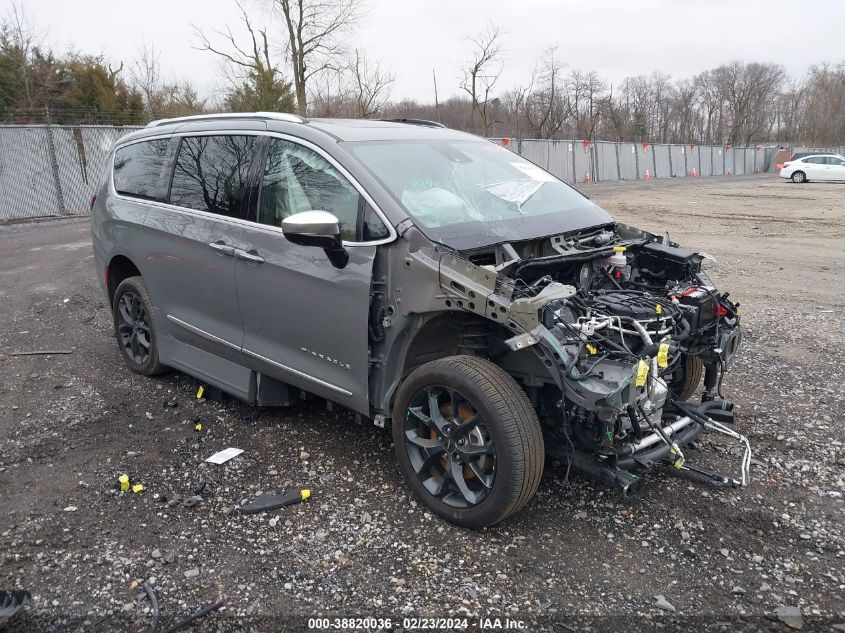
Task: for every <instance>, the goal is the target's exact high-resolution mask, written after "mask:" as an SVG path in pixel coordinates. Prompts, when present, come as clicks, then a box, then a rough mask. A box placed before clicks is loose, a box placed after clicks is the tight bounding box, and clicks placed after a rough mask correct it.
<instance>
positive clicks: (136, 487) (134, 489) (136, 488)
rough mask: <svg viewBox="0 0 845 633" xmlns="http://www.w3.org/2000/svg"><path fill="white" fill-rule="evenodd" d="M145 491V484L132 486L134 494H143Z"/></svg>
mask: <svg viewBox="0 0 845 633" xmlns="http://www.w3.org/2000/svg"><path fill="white" fill-rule="evenodd" d="M143 489H144V486H143V484H135V485H134V486H132V492H141V491H142V490H143Z"/></svg>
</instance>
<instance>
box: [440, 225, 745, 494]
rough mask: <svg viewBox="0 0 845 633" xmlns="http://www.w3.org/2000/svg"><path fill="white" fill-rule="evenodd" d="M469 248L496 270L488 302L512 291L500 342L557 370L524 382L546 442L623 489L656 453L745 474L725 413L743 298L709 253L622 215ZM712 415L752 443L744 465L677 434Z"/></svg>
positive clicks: (729, 414)
mask: <svg viewBox="0 0 845 633" xmlns="http://www.w3.org/2000/svg"><path fill="white" fill-rule="evenodd" d="M463 256H464V257H468V259H469V261H470V262H472V263H473V264H475V265H476V266H479V267H480V268H482V269H484V270H486V271H488V272H489V273H492V274H494V275H495V291H494V292H493V293H492V294H491V295H490V297H488V303H489V304H490V305H496V302H497V301H507V302H509V305H508V315H509V318H510V319H511V320H510V324H509V325H510V327H511V330H512V332H514V335H513V336H511V337H510V338H509V339H507V340H506V341H504V343H505V344H506V345H507V347H508V348H509V349H510V351H511V352H514V353H516V352H521V351H522V350H524V349H525V348H526V347H531V348H532V349H533V350H534V351H535V353H536V354H537V356H538V358H539V360H540V361H541V362H542V363H543V365H544V367H545V368H546V369H547V370H548V374H549V376H551V378H552V382H550V384H546V385H544V386H542V387H539V388H538V387H536V386H533V387H526V390H527V391H528V392H529V394H530V395H531V397H532V400H533V401H534V403H535V407H536V408H537V410H538V412H539V413H540V417H541V420H542V421H543V424H544V433H545V435H546V437H547V441H546V446H547V452H548V453H549V454H551V455H553V456H556V457H558V458H560V459H561V460H566V461H567V462H568V463H570V464H571V465H574V466H576V467H578V468H581V469H582V470H586V471H588V472H590V473H592V474H594V475H596V476H598V477H600V478H601V479H603V480H605V481H608V482H610V483H612V484H614V485H616V486H618V487H619V489H620V490H621V491H622V492H623V494H630V493H632V492H633V491H634V490H635V489H636V488H637V487H638V486H639V477H638V475H637V474H636V473H637V471H640V470H643V469H648V468H650V467H652V466H654V465H657V464H661V463H664V464H670V465H671V466H672V467H674V469H676V470H680V471H686V472H688V473H691V474H693V475H695V476H697V477H699V478H703V479H706V480H708V481H710V482H714V483H719V484H731V485H744V484H746V483H747V482H748V477H749V472H748V467H749V464H750V446H749V445H748V441H747V439H746V438H745V437H744V436H742V435H741V434H739V433H737V432H736V431H734V430H733V429H731V428H730V427H729V426H727V425H729V424H730V423H732V422H733V417H734V408H733V404H732V403H731V402H729V401H728V400H726V399H725V398H724V397H723V395H722V389H721V385H722V379H723V377H724V375H725V373H726V372H727V371H728V370H729V368H730V365H731V361H732V359H733V357H734V355H735V354H736V352H737V350H738V348H739V346H740V343H741V329H740V315H739V304H737V303H735V302H733V301H732V300H731V299H730V297H729V295H728V293H722V292H719V291H718V290H717V289H716V288H715V286H714V285H713V283H712V282H711V281H710V279H709V278H708V277H707V276H706V274H705V273H704V272H703V271H702V262H703V261H705V259H707V258H708V257H709V256H708V255H706V254H704V253H694V252H691V251H688V250H685V249H682V248H680V247H679V246H678V245H677V244H675V243H673V242H671V240H669V238H668V236H666V237H658V236H655V235H652V234H649V233H645V232H643V231H640V230H638V229H634V228H631V227H628V226H625V225H622V224H614V225H612V226H606V227H600V228H597V229H594V230H591V231H586V232H579V233H576V234H568V235H559V236H554V237H551V238H544V239H541V240H535V241H528V242H523V243H517V244H513V243H506V244H500V245H496V246H495V247H494V248H493V249H487V250H484V251H479V252H471V253H469V254H463ZM441 275H442V270H441ZM441 283H442V282H441ZM451 285H452V287H453V288H454V287H455V284H454V283H452V284H451ZM490 299H495V300H496V301H493V300H490ZM459 303H460V304H461V305H463V303H462V302H459ZM521 315H526V318H524V319H520V318H518V317H519V316H521ZM534 315H536V322H535V321H534V320H533V316H534ZM492 316H493V318H496V315H495V314H493V315H492ZM502 362H503V363H504V364H507V357H504V358H503V359H502ZM513 373H515V374H517V375H518V374H519V370H518V369H517V370H514V372H513ZM702 377H703V382H704V390H703V393H702V395H701V401H700V402H699V403H691V402H690V401H689V400H690V398H691V397H692V396H693V395H694V394H695V393H696V392H697V390H698V387H699V385H700V383H701V381H702ZM705 429H707V430H711V431H716V432H719V433H723V434H725V435H729V436H730V437H732V438H734V439H735V440H737V441H738V442H740V443H742V444H743V445H744V446H745V449H746V450H745V453H744V456H743V459H742V466H741V469H740V470H741V476H740V478H739V479H734V478H732V477H727V476H723V475H720V474H717V473H713V472H709V471H707V470H704V469H702V468H699V467H697V466H693V465H691V464H689V463H688V461H687V458H686V456H685V455H684V448H683V447H684V446H685V445H687V444H689V443H690V442H692V441H693V440H695V439H696V438H697V437H698V435H699V434H700V433H701V432H702V431H703V430H705Z"/></svg>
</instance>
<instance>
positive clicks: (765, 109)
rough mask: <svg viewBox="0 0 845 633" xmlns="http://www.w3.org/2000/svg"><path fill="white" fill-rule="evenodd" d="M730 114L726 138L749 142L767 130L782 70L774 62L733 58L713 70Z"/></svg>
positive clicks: (732, 140)
mask: <svg viewBox="0 0 845 633" xmlns="http://www.w3.org/2000/svg"><path fill="white" fill-rule="evenodd" d="M714 72H715V74H716V77H717V80H718V82H719V86H720V89H721V91H722V94H723V95H724V100H725V104H726V106H727V109H728V114H729V116H730V132H729V133H728V142H730V143H735V144H739V143H745V144H748V143H750V142H751V140H752V139H753V138H755V137H756V138H761V137H763V136H766V135H767V134H768V131H769V128H770V124H768V122H770V120H771V118H770V117H771V113H772V108H773V105H774V97H775V95H776V94H777V92H778V90H779V89H780V87H781V85H782V84H783V80H784V77H785V73H784V71H783V68H782V67H781V66H778V65H777V64H768V63H767V64H761V63H757V62H750V63H744V62H740V61H736V62H732V63H730V64H726V65H724V66H720V67H719V68H717V69H716V70H715V71H714Z"/></svg>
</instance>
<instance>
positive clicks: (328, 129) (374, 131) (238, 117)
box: [119, 112, 479, 143]
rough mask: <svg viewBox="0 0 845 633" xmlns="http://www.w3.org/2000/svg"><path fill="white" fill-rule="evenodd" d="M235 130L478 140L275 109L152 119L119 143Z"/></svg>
mask: <svg viewBox="0 0 845 633" xmlns="http://www.w3.org/2000/svg"><path fill="white" fill-rule="evenodd" d="M218 129H219V130H226V131H235V130H239V129H245V130H246V129H251V130H267V131H269V132H281V133H286V134H295V135H297V136H302V137H303V138H306V139H310V140H312V141H313V140H316V139H315V137H320V136H322V137H323V138H325V137H326V136H328V137H330V138H331V139H332V140H334V141H351V142H354V141H390V140H424V139H441V140H442V139H452V140H478V138H479V137H477V136H474V135H472V134H467V133H465V132H459V131H457V130H451V129H449V128H446V127H444V126H443V125H441V124H440V123H437V122H434V121H424V120H420V119H396V120H389V121H388V120H377V119H331V118H311V119H307V118H304V117H300V116H298V115H295V114H287V113H277V112H232V113H218V114H203V115H192V116H186V117H177V118H173V119H160V120H157V121H152V122H151V123H149V124H148V125H147V126H146V127H144V128H143V129H141V130H138V131H136V132H133V133H131V134H129V135H127V136H125V137H123V138H121V139H120V141H119V142H120V143H125V142H128V141H134V140H139V139H141V138H144V137H149V136H152V135H156V136H164V135H170V134H176V133H190V132H213V131H215V130H218Z"/></svg>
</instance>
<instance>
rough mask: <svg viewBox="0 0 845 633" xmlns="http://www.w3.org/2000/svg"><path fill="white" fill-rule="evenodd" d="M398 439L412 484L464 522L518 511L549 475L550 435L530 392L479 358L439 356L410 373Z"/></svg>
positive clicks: (447, 515) (487, 521) (477, 523)
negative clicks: (546, 448) (547, 450)
mask: <svg viewBox="0 0 845 633" xmlns="http://www.w3.org/2000/svg"><path fill="white" fill-rule="evenodd" d="M393 442H394V445H395V448H396V455H397V458H398V461H399V468H400V470H401V471H402V474H403V475H404V477H405V480H406V482H407V483H408V485H409V486H410V487H411V489H412V490H413V491H414V492H415V493H416V494H417V496H418V497H419V498H420V499H421V500H422V502H423V503H424V504H425V505H426V506H427V507H428V508H430V509H431V510H432V511H434V512H436V513H437V514H438V515H440V516H441V517H443V518H444V519H446V520H447V521H450V522H452V523H455V524H456V525H460V526H462V527H469V528H480V527H484V526H488V525H493V524H494V523H498V522H499V521H502V520H504V519H505V518H507V517H508V516H510V515H511V514H513V513H514V512H516V511H517V510H519V509H520V508H521V507H522V506H524V505H525V504H526V503H527V502H528V500H529V499H530V498H531V497H532V496H534V493H535V492H536V491H537V486H538V485H539V483H540V476H541V475H542V472H543V461H544V456H545V454H544V449H543V434H542V431H541V429H540V423H539V421H538V420H537V414H536V413H535V411H534V408H533V407H532V406H531V402H530V401H529V400H528V396H526V395H525V392H524V391H523V390H522V388H521V387H520V386H519V385H518V384H517V382H516V381H515V380H514V379H513V378H511V377H510V376H509V375H508V374H507V373H505V372H504V371H503V370H502V369H501V368H500V367H498V366H497V365H494V364H493V363H491V362H489V361H487V360H484V359H481V358H476V357H474V356H450V357H448V358H443V359H439V360H435V361H432V362H430V363H426V364H425V365H423V366H421V367H418V368H417V369H416V370H414V371H413V372H412V373H411V375H410V376H408V378H407V379H406V380H405V381H404V383H403V384H402V386H401V387H400V389H399V391H398V393H397V396H396V402H395V404H394V409H393Z"/></svg>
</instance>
